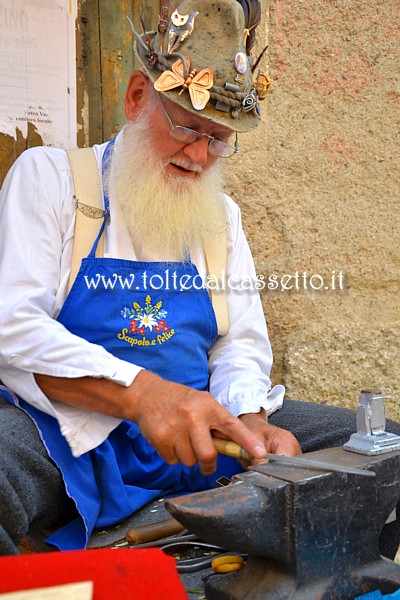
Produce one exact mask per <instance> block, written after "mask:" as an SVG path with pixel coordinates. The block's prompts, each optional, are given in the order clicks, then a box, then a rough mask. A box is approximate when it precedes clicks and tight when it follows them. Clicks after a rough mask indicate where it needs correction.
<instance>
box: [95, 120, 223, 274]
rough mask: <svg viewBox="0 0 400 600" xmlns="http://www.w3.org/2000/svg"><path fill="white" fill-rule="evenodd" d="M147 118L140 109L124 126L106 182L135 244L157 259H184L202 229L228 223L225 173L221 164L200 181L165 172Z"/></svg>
mask: <svg viewBox="0 0 400 600" xmlns="http://www.w3.org/2000/svg"><path fill="white" fill-rule="evenodd" d="M148 122H149V118H148V114H143V113H141V114H139V115H138V117H137V118H136V120H135V121H133V122H131V123H129V124H128V125H126V126H125V128H124V130H123V134H122V135H123V139H122V140H119V142H120V143H119V144H118V146H117V147H116V148H115V152H114V154H113V157H112V162H111V167H110V169H108V177H107V178H106V186H107V188H108V191H109V193H110V195H112V196H113V198H114V199H116V200H117V201H118V204H119V206H120V209H121V212H122V216H123V218H124V221H125V224H126V227H127V230H128V232H129V235H130V237H131V240H132V243H133V244H134V246H135V248H142V249H144V250H145V252H146V254H150V255H151V256H152V257H153V260H162V261H166V262H168V261H184V260H187V259H188V256H189V253H190V252H191V251H193V250H195V249H196V248H198V247H199V246H201V234H202V231H204V230H208V231H221V230H222V229H223V228H224V227H225V223H226V214H225V202H224V199H223V194H222V187H223V178H222V174H221V172H220V169H219V167H218V163H215V165H213V166H212V167H211V168H209V169H207V170H206V171H205V172H204V173H202V174H201V175H199V176H198V178H196V180H192V179H190V178H187V177H185V176H184V175H182V176H181V175H179V174H176V175H175V174H174V175H171V174H170V173H166V171H165V165H166V163H165V161H164V162H163V160H162V158H161V157H160V153H159V152H158V151H157V147H158V145H157V144H156V143H155V142H154V141H153V140H152V139H151V135H150V133H149V132H150V129H149V125H148Z"/></svg>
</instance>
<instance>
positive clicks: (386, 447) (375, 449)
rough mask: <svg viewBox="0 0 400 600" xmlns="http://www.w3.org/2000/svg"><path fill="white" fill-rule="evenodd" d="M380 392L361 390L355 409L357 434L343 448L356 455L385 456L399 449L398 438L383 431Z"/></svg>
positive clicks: (383, 414)
mask: <svg viewBox="0 0 400 600" xmlns="http://www.w3.org/2000/svg"><path fill="white" fill-rule="evenodd" d="M389 397H390V396H382V392H380V391H374V390H362V391H361V394H360V400H359V404H358V407H357V433H353V435H352V436H351V437H350V439H349V441H348V442H347V443H346V444H344V446H343V448H344V449H345V450H348V451H350V452H356V453H357V454H365V455H372V454H385V453H386V452H393V451H394V450H399V449H400V436H398V435H395V434H393V433H388V432H386V431H385V427H386V417H385V404H384V400H385V399H386V398H389Z"/></svg>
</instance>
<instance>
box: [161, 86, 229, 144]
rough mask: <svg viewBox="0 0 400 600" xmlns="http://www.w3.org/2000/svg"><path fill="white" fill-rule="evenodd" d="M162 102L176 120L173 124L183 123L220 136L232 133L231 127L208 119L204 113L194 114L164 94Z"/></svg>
mask: <svg viewBox="0 0 400 600" xmlns="http://www.w3.org/2000/svg"><path fill="white" fill-rule="evenodd" d="M163 102H164V105H165V107H166V109H167V110H168V111H169V113H170V116H171V117H173V119H174V120H176V123H174V124H175V125H185V126H187V127H191V128H192V129H198V130H201V131H213V132H215V133H219V134H220V135H221V136H230V135H232V134H233V133H234V131H233V129H230V128H228V127H224V126H223V125H220V124H219V123H215V121H213V120H212V119H208V118H207V117H206V116H204V115H196V114H194V113H192V112H190V111H189V110H186V109H185V108H183V107H182V106H180V105H179V104H176V103H175V102H173V101H172V100H170V99H169V98H166V97H165V96H164V97H163Z"/></svg>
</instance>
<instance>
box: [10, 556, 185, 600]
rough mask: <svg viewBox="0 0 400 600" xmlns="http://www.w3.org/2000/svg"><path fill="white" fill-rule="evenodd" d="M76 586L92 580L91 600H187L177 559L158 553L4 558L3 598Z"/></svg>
mask: <svg viewBox="0 0 400 600" xmlns="http://www.w3.org/2000/svg"><path fill="white" fill-rule="evenodd" d="M78 581H93V583H94V585H93V600H110V598H118V600H125V599H126V600H128V598H129V600H133V599H134V600H187V595H186V592H185V590H184V588H183V585H182V583H181V580H180V579H179V575H178V572H177V570H176V567H175V560H174V558H172V557H171V556H167V555H166V554H164V552H162V551H161V550H159V549H155V548H151V549H146V550H139V549H138V550H134V549H132V550H127V549H118V550H111V549H105V550H77V551H68V552H46V553H43V554H22V555H19V556H4V557H2V558H0V593H5V592H16V591H22V590H30V589H35V588H41V587H51V586H55V585H62V584H65V583H76V582H78Z"/></svg>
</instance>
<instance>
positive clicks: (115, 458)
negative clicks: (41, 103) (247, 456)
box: [2, 142, 240, 550]
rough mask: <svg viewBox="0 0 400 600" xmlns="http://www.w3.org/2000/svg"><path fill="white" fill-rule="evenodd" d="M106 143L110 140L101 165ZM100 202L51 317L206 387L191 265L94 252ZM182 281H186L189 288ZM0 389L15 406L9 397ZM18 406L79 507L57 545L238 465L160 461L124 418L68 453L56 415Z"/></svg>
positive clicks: (211, 332) (206, 325) (205, 325)
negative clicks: (210, 470) (207, 471)
mask: <svg viewBox="0 0 400 600" xmlns="http://www.w3.org/2000/svg"><path fill="white" fill-rule="evenodd" d="M111 148H112V142H110V143H109V145H108V147H107V149H106V153H105V154H104V158H103V165H105V164H106V161H107V156H108V154H109V152H110V151H111ZM103 170H104V168H103ZM104 200H105V211H106V215H105V217H104V221H103V225H102V227H101V229H100V232H99V235H98V237H97V239H96V240H95V242H94V245H93V248H92V250H91V252H90V253H89V255H88V257H87V258H85V259H83V260H82V264H81V268H80V270H79V272H78V275H77V277H76V280H75V282H74V285H73V286H72V288H71V291H70V293H69V294H68V297H67V299H66V301H65V303H64V305H63V307H62V310H61V312H60V314H59V316H58V321H59V322H60V323H62V324H63V325H64V326H65V327H66V328H67V329H68V330H69V331H70V332H71V333H74V334H76V335H78V336H79V337H82V338H84V339H86V340H88V341H89V342H92V343H95V344H99V345H101V346H103V347H104V348H105V349H106V350H108V351H109V352H110V353H112V354H113V355H114V356H117V357H118V358H121V359H123V360H125V361H128V362H130V363H133V364H136V365H140V366H143V367H144V368H146V369H148V370H149V371H152V372H154V373H156V374H157V375H160V376H161V377H163V378H165V379H167V380H169V381H174V382H177V383H182V384H184V385H188V386H190V387H193V388H195V389H197V390H207V389H208V379H209V372H208V351H209V349H210V347H211V346H212V344H213V343H214V341H215V339H216V337H217V323H216V319H215V315H214V311H213V308H212V305H211V302H210V299H209V296H208V293H207V291H206V289H205V288H203V287H201V286H200V285H199V281H200V279H199V277H200V276H199V273H198V271H197V269H196V267H195V266H194V265H193V264H192V263H190V262H187V263H186V262H185V263H168V264H166V263H160V262H136V261H130V260H122V259H114V258H96V257H95V253H96V248H97V244H98V240H99V239H100V236H101V234H102V232H103V230H104V227H105V223H106V220H107V218H108V214H109V203H108V198H107V197H105V198H104ZM190 282H195V285H193V286H192V287H190ZM182 283H183V287H184V289H181V287H182V286H181V284H182ZM2 395H4V397H5V398H6V399H7V400H8V401H10V402H13V403H15V400H14V398H13V394H7V393H5V392H3V393H2ZM18 404H19V406H20V407H21V408H23V409H24V410H25V411H26V412H27V413H28V414H29V415H30V416H31V418H32V419H33V420H34V422H35V424H36V425H37V427H38V429H39V430H40V432H41V436H42V438H43V441H44V443H45V446H46V448H47V451H48V453H49V455H50V456H51V458H52V459H53V460H54V462H55V463H56V464H57V466H58V467H59V468H60V470H61V472H62V475H63V478H64V482H65V486H66V490H67V493H68V495H69V496H71V497H72V498H73V499H74V501H75V503H76V507H77V509H78V512H79V517H78V518H77V519H76V520H74V521H73V522H71V523H69V524H68V525H66V526H64V527H63V528H62V529H60V530H58V531H57V532H56V533H55V534H53V535H52V536H51V537H50V538H48V540H47V541H48V542H49V543H51V544H53V545H55V546H57V547H58V548H60V549H61V550H72V549H80V548H84V547H85V546H86V544H87V540H88V538H89V536H90V534H91V533H92V531H93V529H97V528H104V527H108V526H110V525H113V524H115V523H117V522H118V521H120V520H122V519H124V518H126V517H128V516H129V515H130V514H132V513H133V512H134V511H135V510H137V509H139V508H140V507H142V506H143V505H144V504H146V503H147V502H150V501H151V500H153V499H155V498H157V497H160V496H167V495H177V494H181V493H187V492H194V491H201V490H204V489H209V488H210V487H213V486H214V485H215V480H216V479H217V478H218V477H220V476H221V475H226V476H227V477H231V476H232V475H233V474H234V473H237V472H238V471H239V470H240V466H239V464H238V463H237V462H236V461H235V460H233V459H230V458H227V457H224V456H219V457H218V467H217V471H216V473H214V475H212V476H211V477H205V476H203V475H201V474H200V472H199V469H198V466H197V465H196V466H194V467H185V466H184V465H182V464H181V463H179V464H176V465H168V464H167V463H166V462H165V461H164V460H163V459H162V458H161V457H160V456H159V455H158V453H157V451H156V450H155V449H154V448H153V447H152V446H151V445H150V444H149V443H148V442H147V441H146V440H145V438H144V437H143V436H142V434H141V433H140V430H139V428H138V426H137V425H136V424H135V423H132V422H130V421H126V420H125V421H123V422H122V423H121V424H120V425H119V426H118V427H117V428H116V429H115V430H114V431H112V432H111V434H110V435H109V437H108V439H107V440H106V441H104V442H103V443H102V444H101V445H100V446H98V447H97V448H95V449H94V450H91V451H90V452H87V453H85V454H84V455H82V456H80V457H78V458H74V457H73V456H72V454H71V450H70V447H69V445H68V444H67V442H66V440H65V438H64V437H63V436H62V435H61V433H60V428H59V425H58V422H57V420H56V419H54V418H53V417H51V416H49V415H47V414H45V413H43V412H42V411H40V410H37V409H36V408H34V407H33V406H31V405H30V404H28V403H27V402H25V401H24V400H22V399H19V402H18Z"/></svg>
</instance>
